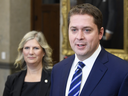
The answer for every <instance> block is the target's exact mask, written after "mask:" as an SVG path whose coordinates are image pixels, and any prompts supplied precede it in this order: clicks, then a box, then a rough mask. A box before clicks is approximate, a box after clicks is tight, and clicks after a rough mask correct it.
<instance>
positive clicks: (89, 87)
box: [80, 49, 108, 96]
mask: <svg viewBox="0 0 128 96" xmlns="http://www.w3.org/2000/svg"><path fill="white" fill-rule="evenodd" d="M107 61H108V59H107V54H106V52H105V50H104V49H102V51H101V53H100V54H99V56H98V58H97V59H96V61H95V63H94V65H93V67H92V70H91V72H90V74H89V76H88V79H87V81H86V83H85V85H84V87H83V90H82V91H81V95H80V96H90V94H91V93H92V92H93V90H94V89H95V88H96V86H97V85H98V83H99V82H100V81H101V79H102V78H103V76H104V75H105V73H106V71H107V67H106V66H104V64H105V63H106V62H107Z"/></svg>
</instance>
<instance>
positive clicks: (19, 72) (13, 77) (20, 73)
mask: <svg viewBox="0 0 128 96" xmlns="http://www.w3.org/2000/svg"><path fill="white" fill-rule="evenodd" d="M25 73H26V70H21V71H17V72H15V73H13V74H10V75H9V76H8V79H10V80H13V79H15V78H16V77H19V76H20V75H22V74H25Z"/></svg>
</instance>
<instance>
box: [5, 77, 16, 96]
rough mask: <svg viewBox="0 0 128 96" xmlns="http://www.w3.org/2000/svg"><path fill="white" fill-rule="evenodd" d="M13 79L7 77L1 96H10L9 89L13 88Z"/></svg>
mask: <svg viewBox="0 0 128 96" xmlns="http://www.w3.org/2000/svg"><path fill="white" fill-rule="evenodd" d="M13 81H14V78H12V76H8V77H7V81H6V82H5V88H4V91H3V96H11V89H12V87H13Z"/></svg>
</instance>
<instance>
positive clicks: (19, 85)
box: [13, 70, 26, 96]
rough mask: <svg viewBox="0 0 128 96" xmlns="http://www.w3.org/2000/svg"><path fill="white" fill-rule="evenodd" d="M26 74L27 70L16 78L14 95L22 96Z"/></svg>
mask: <svg viewBox="0 0 128 96" xmlns="http://www.w3.org/2000/svg"><path fill="white" fill-rule="evenodd" d="M25 75H26V70H25V71H23V72H21V73H20V74H19V75H18V76H17V77H16V79H15V81H14V82H15V83H14V93H13V94H14V95H13V96H20V94H21V90H22V85H23V82H24V78H25Z"/></svg>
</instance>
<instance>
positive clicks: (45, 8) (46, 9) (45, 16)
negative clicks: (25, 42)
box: [31, 0, 60, 64]
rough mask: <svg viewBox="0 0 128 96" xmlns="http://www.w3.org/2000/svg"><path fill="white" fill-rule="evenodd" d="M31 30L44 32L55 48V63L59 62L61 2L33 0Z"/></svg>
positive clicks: (49, 42)
mask: <svg viewBox="0 0 128 96" xmlns="http://www.w3.org/2000/svg"><path fill="white" fill-rule="evenodd" d="M31 30H37V31H41V32H43V33H44V35H45V37H46V39H47V42H48V44H49V45H50V46H51V48H52V49H53V55H52V57H53V61H54V64H55V63H57V62H59V43H60V42H59V40H60V39H59V4H43V3H42V0H31Z"/></svg>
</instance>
